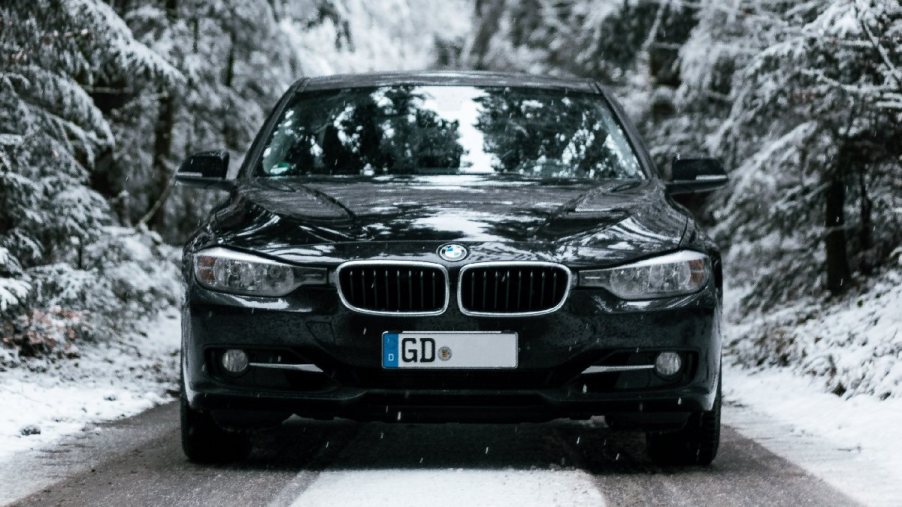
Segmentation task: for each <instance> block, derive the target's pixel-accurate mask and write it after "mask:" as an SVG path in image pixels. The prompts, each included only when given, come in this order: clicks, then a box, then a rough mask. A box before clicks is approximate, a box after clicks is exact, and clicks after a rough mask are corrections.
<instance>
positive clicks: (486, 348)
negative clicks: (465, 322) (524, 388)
mask: <svg viewBox="0 0 902 507" xmlns="http://www.w3.org/2000/svg"><path fill="white" fill-rule="evenodd" d="M382 367H383V368H464V369H469V368H474V369H475V368H516V367H517V333H505V332H501V331H494V332H493V331H474V332H460V331H401V332H399V333H395V332H388V331H386V332H384V333H382Z"/></svg>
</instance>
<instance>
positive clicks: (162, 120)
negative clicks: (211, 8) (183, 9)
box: [147, 0, 178, 231]
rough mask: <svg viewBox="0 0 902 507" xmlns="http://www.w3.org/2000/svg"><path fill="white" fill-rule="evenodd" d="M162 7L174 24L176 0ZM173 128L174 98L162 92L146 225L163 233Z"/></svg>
mask: <svg viewBox="0 0 902 507" xmlns="http://www.w3.org/2000/svg"><path fill="white" fill-rule="evenodd" d="M164 7H165V10H166V16H167V18H169V20H170V22H174V20H175V17H176V16H177V9H178V2H177V0H165V3H164ZM174 126H175V98H174V97H173V95H172V93H171V92H164V95H163V96H162V97H161V98H160V107H159V110H158V113H157V124H156V125H155V126H154V141H153V162H152V164H151V170H152V171H153V176H152V180H151V192H150V198H151V202H150V207H149V208H148V213H150V214H151V216H150V217H149V219H148V221H147V223H148V225H149V226H150V227H151V228H152V229H154V230H156V231H163V230H164V227H165V225H166V223H165V221H166V214H165V212H164V210H163V209H162V206H161V205H160V203H159V201H160V200H161V199H165V197H164V194H166V193H167V192H168V188H169V179H170V178H171V175H170V174H169V171H170V167H169V158H170V154H171V151H172V129H173V127H174Z"/></svg>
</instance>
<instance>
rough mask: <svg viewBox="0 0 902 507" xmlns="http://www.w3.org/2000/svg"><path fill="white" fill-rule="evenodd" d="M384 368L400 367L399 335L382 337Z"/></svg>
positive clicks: (391, 334)
mask: <svg viewBox="0 0 902 507" xmlns="http://www.w3.org/2000/svg"><path fill="white" fill-rule="evenodd" d="M382 367H383V368H397V367H398V333H385V334H383V335H382Z"/></svg>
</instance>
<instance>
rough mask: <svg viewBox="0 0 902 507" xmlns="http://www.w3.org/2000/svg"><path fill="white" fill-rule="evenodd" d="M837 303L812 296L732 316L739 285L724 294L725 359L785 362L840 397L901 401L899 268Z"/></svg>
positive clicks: (749, 364)
mask: <svg viewBox="0 0 902 507" xmlns="http://www.w3.org/2000/svg"><path fill="white" fill-rule="evenodd" d="M850 291H851V292H850V293H849V294H848V295H846V296H845V297H844V298H843V299H842V300H841V301H836V302H831V301H829V300H828V301H824V300H823V299H817V298H815V297H812V298H810V299H808V300H804V301H798V302H796V303H795V304H793V305H790V306H786V307H782V308H775V309H773V310H771V311H769V312H767V314H754V315H747V316H740V315H738V309H737V308H736V307H737V306H738V304H737V303H738V302H739V300H740V298H741V297H742V295H743V294H742V291H741V290H730V289H728V291H727V294H726V296H725V300H726V307H727V308H726V312H725V313H726V315H727V324H726V325H725V326H724V327H725V330H726V354H727V357H728V360H730V359H732V360H734V361H738V362H739V363H741V364H742V365H744V366H746V367H752V368H757V367H762V366H766V367H787V368H789V369H791V370H792V371H793V372H795V373H797V374H804V375H808V376H813V377H816V378H817V383H818V384H819V385H820V386H821V387H822V390H826V391H829V392H832V393H834V394H836V395H838V396H842V397H844V398H851V397H853V396H856V395H859V394H868V395H872V396H875V397H877V398H879V399H887V398H902V270H899V269H896V270H890V271H888V272H886V273H883V274H882V275H881V276H879V277H877V278H875V279H874V281H873V283H871V284H870V285H869V286H868V287H866V288H865V289H862V290H856V289H850Z"/></svg>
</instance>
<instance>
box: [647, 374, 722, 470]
mask: <svg viewBox="0 0 902 507" xmlns="http://www.w3.org/2000/svg"><path fill="white" fill-rule="evenodd" d="M720 385H721V381H720V378H718V381H717V395H716V397H715V398H714V406H713V407H712V408H711V410H706V411H703V412H696V413H694V414H692V415H691V416H690V417H689V421H688V422H687V423H686V426H685V427H684V428H683V429H681V430H679V431H674V432H669V433H646V434H645V442H646V447H647V449H648V455H649V456H650V457H651V459H652V461H654V462H655V463H657V464H659V465H703V466H706V465H710V464H711V462H712V461H714V458H715V457H716V456H717V448H718V447H719V446H720V405H721V401H720V399H721V394H720V391H721V389H720Z"/></svg>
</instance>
